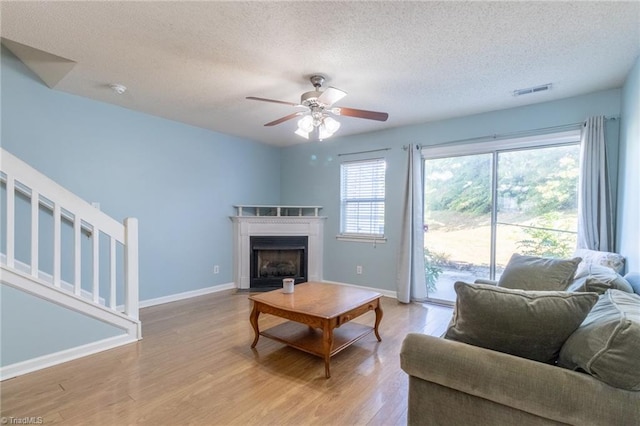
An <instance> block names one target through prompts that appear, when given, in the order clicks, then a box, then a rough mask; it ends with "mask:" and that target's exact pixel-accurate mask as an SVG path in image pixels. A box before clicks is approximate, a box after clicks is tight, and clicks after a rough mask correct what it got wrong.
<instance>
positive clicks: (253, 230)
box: [231, 205, 326, 290]
mask: <svg viewBox="0 0 640 426" xmlns="http://www.w3.org/2000/svg"><path fill="white" fill-rule="evenodd" d="M235 207H236V209H237V215H236V216H231V221H232V222H233V235H234V238H233V265H234V266H233V280H234V283H235V286H236V288H238V289H240V290H251V288H254V286H255V285H257V284H259V283H263V285H267V284H264V281H261V280H264V279H269V280H271V283H270V284H268V285H270V286H271V288H272V289H273V288H276V287H277V288H282V279H283V278H289V277H291V275H289V273H290V272H291V271H294V277H293V278H295V282H296V283H299V282H302V280H306V281H308V282H311V281H322V259H323V251H324V250H323V235H324V222H325V220H326V217H324V216H319V210H320V209H322V207H319V206H281V205H269V206H265V205H251V206H247V205H242V206H235ZM273 237H284V238H285V239H284V240H282V239H281V240H279V241H278V243H279V244H280V243H283V242H284V243H283V244H282V245H283V246H284V250H285V251H286V249H287V248H293V250H292V253H289V254H285V255H284V258H283V259H282V258H280V257H283V256H282V255H283V252H282V250H283V249H282V247H281V248H280V249H278V248H274V247H269V244H270V241H269V239H272V238H273ZM255 238H258V239H257V240H256V239H255ZM260 238H266V239H267V240H266V245H267V247H264V250H262V253H261V254H260V258H261V259H262V260H263V261H265V260H266V261H271V262H275V263H274V264H270V265H267V266H266V268H264V272H265V273H266V274H267V277H260V276H259V272H260V269H261V268H260V266H258V265H259V259H257V258H256V253H254V250H253V248H254V246H256V245H258V246H264V245H265V244H263V243H264V242H265V240H262V241H261V240H260ZM290 238H293V239H290ZM300 238H301V239H300ZM256 241H257V243H256ZM273 250H275V253H273V252H270V251H273ZM278 250H281V251H280V252H278ZM270 256H271V257H270ZM278 256H279V257H278ZM273 258H275V259H273ZM298 261H299V263H298V264H296V262H298ZM289 262H293V264H294V266H293V268H292V267H291V265H290V264H289ZM298 265H299V266H298ZM269 268H271V269H269ZM269 274H270V275H271V277H269ZM283 274H286V275H287V276H284V275H283ZM263 288H265V289H267V288H269V287H263Z"/></svg>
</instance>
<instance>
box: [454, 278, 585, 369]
mask: <svg viewBox="0 0 640 426" xmlns="http://www.w3.org/2000/svg"><path fill="white" fill-rule="evenodd" d="M454 288H455V290H456V294H457V296H458V297H457V299H456V306H455V310H454V313H453V318H452V320H451V323H450V324H449V328H448V329H447V332H446V334H445V338H446V339H450V340H457V341H459V342H464V343H468V344H471V345H474V346H480V347H483V348H487V349H492V350H495V351H499V352H504V353H508V354H512V355H516V356H520V357H523V358H529V359H532V360H535V361H541V362H554V361H555V360H556V358H557V356H558V353H559V352H560V348H561V347H562V344H563V343H564V341H565V340H566V339H567V338H568V337H569V336H570V335H571V333H573V332H574V330H575V329H576V328H578V326H579V325H580V323H582V321H583V320H584V319H585V317H586V316H587V313H589V310H590V309H591V307H592V306H593V305H594V304H595V303H596V302H597V300H598V295H597V294H595V293H569V292H564V291H525V290H514V289H507V288H502V287H495V286H491V285H485V284H467V283H463V282H457V283H455V285H454Z"/></svg>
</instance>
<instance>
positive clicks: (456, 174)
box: [424, 136, 579, 303]
mask: <svg viewBox="0 0 640 426" xmlns="http://www.w3.org/2000/svg"><path fill="white" fill-rule="evenodd" d="M562 141H565V142H564V143H563V144H557V145H553V144H550V143H546V144H542V145H541V146H531V147H520V146H518V144H515V147H508V146H507V148H503V149H495V148H494V149H491V150H488V151H485V152H475V153H471V154H466V153H465V152H464V149H461V148H460V147H456V148H455V149H454V150H453V153H452V154H451V155H447V153H446V150H444V151H443V150H434V151H432V152H431V153H432V154H433V155H431V156H430V151H429V150H428V149H426V150H425V163H424V166H425V167H424V171H425V173H424V188H425V189H424V195H425V197H424V200H425V202H424V232H425V234H424V242H425V244H424V254H425V281H426V286H427V293H428V298H429V299H430V300H432V301H438V302H444V303H451V302H453V301H455V291H454V289H453V284H454V283H455V282H456V281H465V282H473V281H475V280H476V279H478V278H482V279H498V278H499V277H500V275H501V273H502V271H503V270H504V267H505V265H506V264H507V262H508V261H509V258H510V257H511V255H512V254H513V253H520V254H530V255H538V256H547V257H567V256H570V255H571V253H572V252H573V250H574V249H575V245H576V230H577V185H578V170H579V168H578V156H579V145H578V143H577V139H576V136H574V137H573V140H572V139H571V138H569V141H570V143H567V142H566V138H565V139H562ZM534 142H535V141H534ZM533 145H535V143H534V144H533ZM476 150H477V147H476Z"/></svg>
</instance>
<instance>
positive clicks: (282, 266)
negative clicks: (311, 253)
mask: <svg viewBox="0 0 640 426" xmlns="http://www.w3.org/2000/svg"><path fill="white" fill-rule="evenodd" d="M307 246H308V237H306V236H304V237H299V236H293V237H290V236H284V237H283V236H280V237H279V236H273V237H270V236H266V237H251V288H271V287H273V288H276V287H282V280H283V279H284V278H293V279H294V280H295V282H296V284H298V283H301V282H305V281H306V280H307Z"/></svg>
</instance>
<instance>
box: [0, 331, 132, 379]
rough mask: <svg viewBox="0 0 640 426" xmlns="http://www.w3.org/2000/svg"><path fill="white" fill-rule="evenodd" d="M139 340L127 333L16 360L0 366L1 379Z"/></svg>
mask: <svg viewBox="0 0 640 426" xmlns="http://www.w3.org/2000/svg"><path fill="white" fill-rule="evenodd" d="M134 342H137V339H136V338H135V337H131V336H129V335H127V334H122V335H119V336H114V337H109V338H108V339H103V340H98V341H97V342H92V343H88V344H86V345H82V346H76V347H74V348H70V349H65V350H63V351H59V352H54V353H51V354H47V355H42V356H39V357H37V358H32V359H28V360H26V361H21V362H16V363H15V364H10V365H6V366H4V367H2V368H0V380H7V379H11V378H13V377H17V376H21V375H23V374H27V373H31V372H33V371H37V370H41V369H43V368H47V367H52V366H54V365H58V364H62V363H63V362H67V361H73V360H74V359H78V358H82V357H85V356H88V355H93V354H95V353H98V352H102V351H106V350H108V349H113V348H116V347H118V346H122V345H126V344H129V343H134Z"/></svg>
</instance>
